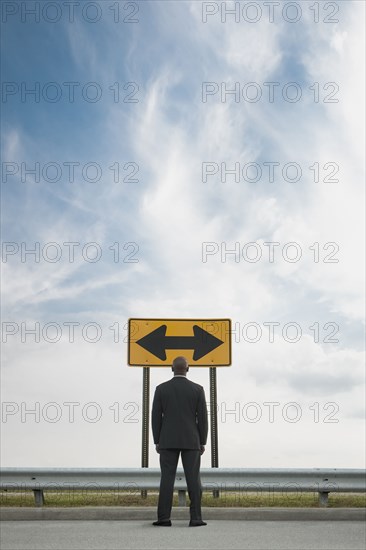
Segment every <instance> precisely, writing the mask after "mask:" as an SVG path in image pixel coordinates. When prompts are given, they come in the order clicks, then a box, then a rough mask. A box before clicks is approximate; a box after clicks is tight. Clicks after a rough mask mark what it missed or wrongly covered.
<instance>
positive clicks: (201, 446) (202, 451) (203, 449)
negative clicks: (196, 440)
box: [200, 445, 206, 455]
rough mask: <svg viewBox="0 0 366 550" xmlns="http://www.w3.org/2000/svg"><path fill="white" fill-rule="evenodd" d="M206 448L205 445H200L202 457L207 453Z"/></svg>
mask: <svg viewBox="0 0 366 550" xmlns="http://www.w3.org/2000/svg"><path fill="white" fill-rule="evenodd" d="M205 450H206V448H205V446H204V445H200V453H201V455H203V453H204V452H205Z"/></svg>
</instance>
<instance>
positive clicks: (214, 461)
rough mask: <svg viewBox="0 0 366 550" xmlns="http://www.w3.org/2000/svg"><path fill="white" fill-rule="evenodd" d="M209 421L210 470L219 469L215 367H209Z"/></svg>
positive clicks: (217, 495) (217, 492)
mask: <svg viewBox="0 0 366 550" xmlns="http://www.w3.org/2000/svg"><path fill="white" fill-rule="evenodd" d="M210 420H211V424H210V427H211V468H218V467H219V449H218V434H217V379H216V367H210ZM213 496H214V498H218V497H219V490H218V489H214V490H213Z"/></svg>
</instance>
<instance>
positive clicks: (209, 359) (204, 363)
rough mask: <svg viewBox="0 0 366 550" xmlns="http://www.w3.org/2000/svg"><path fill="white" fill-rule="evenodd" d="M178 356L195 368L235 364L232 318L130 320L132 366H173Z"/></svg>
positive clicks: (129, 346) (129, 349) (129, 337)
mask: <svg viewBox="0 0 366 550" xmlns="http://www.w3.org/2000/svg"><path fill="white" fill-rule="evenodd" d="M178 355H184V356H185V357H187V359H188V363H189V365H190V366H192V367H219V366H220V367H221V366H222V367H223V366H229V365H231V320H230V319H129V322H128V364H129V365H131V366H139V367H170V366H171V365H172V363H173V359H174V358H175V357H177V356H178Z"/></svg>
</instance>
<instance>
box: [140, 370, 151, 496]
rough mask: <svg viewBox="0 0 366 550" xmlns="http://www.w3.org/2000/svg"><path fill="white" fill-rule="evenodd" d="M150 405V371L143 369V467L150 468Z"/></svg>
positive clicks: (144, 492) (143, 493)
mask: <svg viewBox="0 0 366 550" xmlns="http://www.w3.org/2000/svg"><path fill="white" fill-rule="evenodd" d="M149 404H150V369H149V368H148V367H144V368H143V369H142V452H141V467H142V468H148V467H149ZM141 496H142V498H146V497H147V491H146V489H142V491H141Z"/></svg>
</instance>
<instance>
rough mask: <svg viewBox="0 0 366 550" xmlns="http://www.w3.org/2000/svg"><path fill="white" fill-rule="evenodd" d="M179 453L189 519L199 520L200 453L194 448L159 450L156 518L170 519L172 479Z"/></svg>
mask: <svg viewBox="0 0 366 550" xmlns="http://www.w3.org/2000/svg"><path fill="white" fill-rule="evenodd" d="M179 454H181V457H182V464H183V469H184V474H185V477H186V482H187V488H188V495H189V499H190V508H189V510H190V516H191V520H192V519H193V520H201V519H202V516H201V498H202V487H201V479H200V464H201V453H200V451H199V450H196V449H161V450H160V469H161V479H160V492H159V502H158V520H159V521H165V520H168V519H170V514H171V510H172V504H173V491H174V481H175V475H176V472H177V465H178V459H179Z"/></svg>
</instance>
